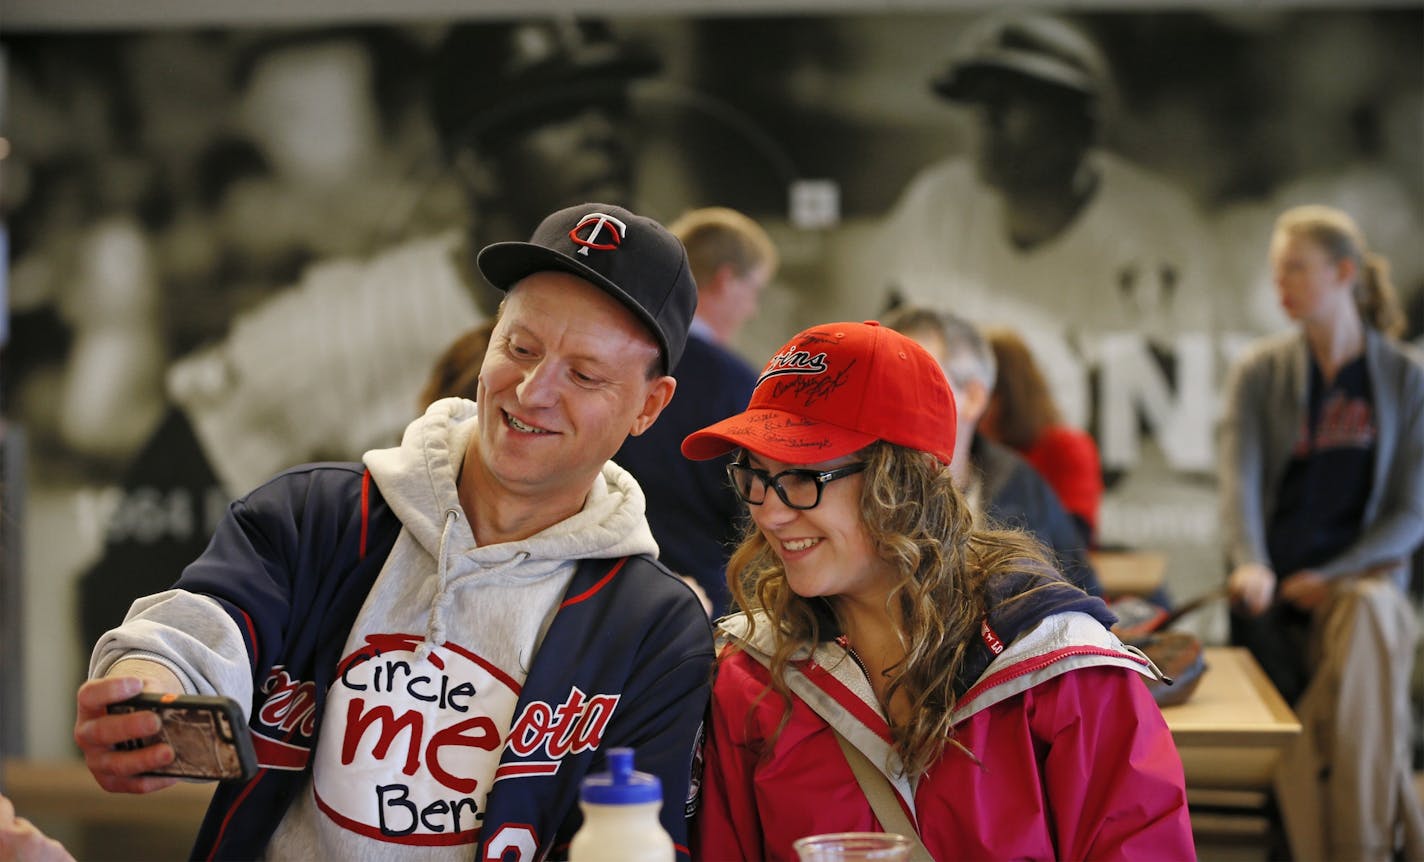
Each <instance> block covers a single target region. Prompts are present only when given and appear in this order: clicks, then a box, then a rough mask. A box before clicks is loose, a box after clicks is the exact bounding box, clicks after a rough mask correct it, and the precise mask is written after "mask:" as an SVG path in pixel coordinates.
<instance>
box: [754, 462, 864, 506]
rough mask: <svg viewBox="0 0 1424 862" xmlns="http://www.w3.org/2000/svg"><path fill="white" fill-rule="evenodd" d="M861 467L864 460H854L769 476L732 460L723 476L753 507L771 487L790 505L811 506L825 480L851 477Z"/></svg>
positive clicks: (818, 503)
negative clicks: (826, 467)
mask: <svg viewBox="0 0 1424 862" xmlns="http://www.w3.org/2000/svg"><path fill="white" fill-rule="evenodd" d="M864 469H865V462H864V461H858V462H856V463H854V464H847V465H845V466H844V467H835V468H833V469H830V470H806V469H792V470H782V471H781V472H780V473H777V474H776V475H775V476H773V475H771V474H770V473H768V472H767V471H765V470H758V469H757V468H755V467H753V466H751V465H750V464H740V463H733V464H728V465H727V478H729V479H731V480H732V488H733V489H734V490H735V491H736V492H737V496H738V497H741V498H742V499H743V500H745V501H746V502H747V503H750V504H751V505H753V506H760V505H761V504H762V503H765V502H766V489H767V488H775V489H776V496H778V497H780V498H781V502H783V503H785V504H786V505H787V506H789V507H790V508H792V509H814V508H816V507H817V506H818V505H820V503H821V489H822V488H824V487H826V483H827V482H834V481H835V480H837V479H844V478H845V477H847V476H854V475H855V474H856V473H859V472H860V471H861V470H864Z"/></svg>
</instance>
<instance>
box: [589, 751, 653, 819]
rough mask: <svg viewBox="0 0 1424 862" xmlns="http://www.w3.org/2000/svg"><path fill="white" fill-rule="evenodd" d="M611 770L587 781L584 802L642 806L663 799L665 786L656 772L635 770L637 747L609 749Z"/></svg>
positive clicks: (597, 774) (595, 775) (591, 776)
mask: <svg viewBox="0 0 1424 862" xmlns="http://www.w3.org/2000/svg"><path fill="white" fill-rule="evenodd" d="M608 769H609V771H608V772H599V773H595V774H593V775H590V776H588V777H587V778H585V779H584V780H583V784H582V790H583V801H584V802H588V803H591V804H593V805H642V804H644V803H647V802H662V801H663V785H662V782H661V781H659V780H658V777H657V776H656V775H649V774H648V773H646V772H634V771H633V749H631V748H614V749H610V750H609V752H608Z"/></svg>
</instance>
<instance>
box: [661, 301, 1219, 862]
mask: <svg viewBox="0 0 1424 862" xmlns="http://www.w3.org/2000/svg"><path fill="white" fill-rule="evenodd" d="M956 433H957V429H956V423H955V404H954V397H953V393H952V391H951V389H950V387H949V382H948V380H947V378H946V377H945V374H944V372H943V371H942V370H941V368H940V365H939V363H938V362H937V361H936V360H935V358H934V357H933V356H932V355H930V353H929V351H927V350H926V349H924V348H922V347H921V346H920V345H919V344H918V343H916V342H915V341H914V340H912V339H911V338H909V337H908V336H905V335H903V334H901V333H899V332H897V331H895V330H893V329H890V328H889V327H884V326H880V325H878V324H876V323H873V322H871V323H830V324H825V325H822V326H817V327H813V328H811V329H808V330H806V331H804V332H802V333H800V334H799V335H797V336H796V337H794V338H793V339H792V340H791V341H790V342H789V343H788V344H787V345H786V346H785V347H783V348H782V349H781V351H779V352H778V353H777V354H776V355H775V356H773V357H772V359H771V361H770V362H769V363H768V364H767V365H766V368H765V369H764V370H763V371H762V374H761V377H760V378H759V380H758V383H757V386H756V389H755V390H754V391H753V394H752V399H751V403H750V405H749V406H748V408H747V409H746V411H744V412H742V413H740V414H738V415H736V416H733V417H731V418H729V419H725V420H723V421H721V422H718V423H716V424H714V425H711V426H709V427H707V428H704V429H702V430H701V431H698V432H696V433H694V434H692V435H690V436H689V437H688V438H687V439H686V440H684V441H683V446H682V450H683V454H684V455H686V456H687V457H689V458H692V459H694V460H705V459H709V458H715V457H717V456H719V455H722V454H724V453H727V452H733V453H734V454H735V457H734V459H733V462H732V464H731V466H729V468H728V476H729V478H730V480H731V482H732V486H733V488H734V489H735V490H736V492H737V494H738V496H740V497H741V498H742V499H743V501H745V502H746V503H747V504H748V505H749V507H750V514H751V521H752V523H751V525H750V526H749V527H748V530H747V532H746V534H745V536H744V538H743V541H742V543H741V545H740V546H739V547H738V548H737V550H736V552H735V553H734V554H733V555H732V558H731V561H730V563H729V566H728V570H727V571H728V574H727V581H728V586H729V588H730V589H731V591H732V593H733V595H734V597H735V600H736V605H737V606H738V607H739V608H741V609H742V610H741V611H740V612H738V613H736V614H734V615H732V616H730V617H727V618H724V619H723V620H721V622H720V623H719V625H720V628H721V637H722V638H723V640H724V643H725V646H724V648H723V649H722V651H721V655H720V657H719V660H718V671H717V677H716V682H715V684H714V688H713V702H712V709H711V716H710V719H709V724H708V737H707V745H706V747H705V750H704V774H703V781H702V785H701V790H702V806H701V809H700V811H699V813H698V819H697V820H696V821H695V825H694V835H695V838H694V848H695V853H696V855H697V858H702V859H717V860H728V859H757V860H790V859H794V858H796V857H795V852H794V850H793V847H792V845H793V842H795V841H796V840H797V839H799V838H802V837H805V836H808V835H815V834H823V833H830V832H848V831H850V832H856V831H860V832H880V831H886V829H887V828H889V824H887V823H885V822H883V821H881V820H880V819H879V818H878V817H877V815H876V813H875V809H874V807H873V805H872V803H871V802H870V799H869V798H868V797H867V795H866V792H865V790H864V789H863V787H872V788H873V787H877V786H879V784H881V783H883V784H884V785H885V786H884V788H883V789H884V790H885V795H886V796H887V797H890V798H888V799H887V802H888V804H889V805H895V804H898V805H899V806H900V808H901V809H903V811H904V813H905V814H906V815H907V816H908V819H909V822H908V823H906V824H905V826H906V827H913V830H914V832H915V833H916V835H915V837H917V838H918V839H919V841H920V842H922V843H923V845H924V847H925V849H926V850H927V851H928V853H929V855H931V856H933V857H934V858H940V859H1105V858H1112V859H1154V860H1155V859H1192V858H1195V855H1196V853H1195V849H1194V847H1193V844H1192V834H1191V824H1190V822H1189V819H1188V816H1187V800H1186V790H1185V787H1184V779H1183V774H1182V763H1181V759H1180V757H1179V756H1178V754H1177V750H1176V747H1175V745H1174V744H1173V741H1172V736H1171V733H1170V732H1169V730H1168V729H1167V725H1166V722H1165V721H1164V720H1163V719H1162V713H1161V711H1160V710H1159V709H1158V708H1157V705H1156V704H1155V703H1154V702H1153V700H1152V695H1151V694H1150V693H1149V692H1148V689H1147V686H1145V685H1143V684H1142V681H1141V680H1140V679H1139V678H1138V674H1143V675H1150V674H1152V673H1154V671H1155V668H1154V667H1153V666H1152V665H1151V663H1150V662H1149V661H1148V660H1147V659H1146V658H1145V657H1143V656H1142V655H1141V654H1140V653H1136V652H1134V651H1130V650H1128V649H1127V648H1126V647H1124V646H1123V644H1122V642H1121V641H1119V640H1118V639H1117V637H1116V636H1114V635H1113V633H1112V632H1111V631H1110V630H1109V628H1108V626H1109V625H1110V624H1111V623H1112V621H1113V617H1112V614H1110V613H1109V612H1108V610H1107V607H1106V606H1105V605H1104V604H1103V602H1102V600H1101V599H1099V598H1096V597H1094V596H1090V595H1088V594H1087V593H1085V592H1083V591H1082V590H1081V589H1079V588H1078V587H1075V586H1073V585H1072V584H1070V583H1068V582H1067V581H1066V580H1065V579H1064V578H1063V577H1062V576H1061V575H1060V574H1059V573H1058V572H1057V571H1055V570H1054V569H1053V567H1052V566H1051V565H1050V564H1049V562H1048V557H1047V551H1046V550H1045V549H1044V548H1043V546H1042V545H1040V544H1039V543H1038V542H1037V541H1035V540H1034V539H1033V538H1032V537H1031V536H1030V535H1029V534H1027V533H1024V532H1021V531H1016V530H1010V531H1005V530H991V529H981V528H976V526H975V519H974V516H973V515H972V513H971V511H970V507H969V505H968V504H967V503H966V501H965V499H964V497H963V495H962V494H961V493H960V492H959V491H958V490H957V489H956V487H955V483H954V480H953V478H952V476H951V474H950V470H949V462H950V461H951V460H952V458H953V453H954V449H955V437H956ZM855 752H859V755H863V756H864V759H865V760H866V761H868V764H866V765H865V768H866V770H867V784H866V785H861V784H860V783H859V780H858V779H857V777H856V775H855V773H853V771H852V767H851V766H850V763H849V761H848V760H847V758H848V757H853V758H854V759H856V760H857V761H859V760H860V756H858V755H856V754H855ZM882 810H886V811H887V813H890V812H891V811H893V809H889V808H888V807H887V808H886V809H882ZM887 819H888V818H887ZM891 822H892V823H893V821H891ZM892 831H898V830H892ZM907 831H908V830H907ZM907 837H908V836H907Z"/></svg>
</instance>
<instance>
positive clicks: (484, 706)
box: [75, 204, 712, 860]
mask: <svg viewBox="0 0 1424 862" xmlns="http://www.w3.org/2000/svg"><path fill="white" fill-rule="evenodd" d="M478 267H479V270H480V272H481V273H482V274H483V276H484V277H485V279H487V280H488V282H489V283H490V284H491V285H493V286H494V287H495V288H496V289H498V290H500V291H502V292H504V293H505V299H504V301H503V303H502V304H501V305H500V307H499V311H498V316H497V324H496V326H495V330H494V334H493V336H492V339H491V345H490V348H489V351H488V353H487V354H486V357H485V360H484V363H483V365H482V368H481V372H480V382H479V398H478V403H476V402H472V401H467V400H464V399H458V398H451V399H445V400H442V401H437V402H435V403H434V404H433V405H431V406H430V408H429V409H428V410H427V411H426V413H425V415H424V416H422V417H421V418H419V419H417V420H416V421H415V422H413V423H411V424H410V426H409V427H408V428H407V429H406V432H405V437H404V440H403V442H402V444H401V445H400V446H399V447H397V448H393V449H381V450H372V451H370V452H367V453H366V455H365V457H364V468H363V466H362V465H361V464H332V463H327V464H314V465H307V466H304V467H298V468H294V469H291V470H288V471H286V472H284V473H281V474H280V475H278V476H277V477H276V478H275V479H273V480H271V481H270V482H267V483H265V484H263V485H261V486H259V487H258V488H257V489H256V490H254V491H253V492H251V493H250V494H248V495H247V496H245V497H243V498H242V499H240V500H238V501H237V502H236V503H234V504H233V505H232V506H231V508H230V510H229V513H228V515H227V516H226V517H225V518H224V520H223V521H222V523H221V524H220V525H219V527H218V530H217V533H216V536H215V537H214V539H213V542H212V544H211V545H210V546H209V547H208V549H207V550H206V551H205V552H204V553H203V555H202V556H201V557H199V559H198V560H197V561H196V562H195V563H193V564H192V565H191V566H189V567H188V568H187V569H186V570H185V571H184V573H183V576H182V578H181V579H180V580H179V581H178V583H177V585H176V587H175V588H174V589H173V590H170V591H168V592H165V593H160V594H158V595H155V596H150V597H148V598H146V599H142V600H140V601H139V602H136V603H135V605H134V607H133V609H132V611H131V612H130V614H129V617H128V619H127V620H126V621H125V622H124V624H123V625H122V626H120V627H119V628H117V629H115V630H113V631H111V632H109V633H107V634H106V635H104V636H103V638H101V639H100V642H99V643H98V645H97V646H96V647H95V649H94V656H93V659H92V663H91V677H92V678H91V681H90V682H88V683H86V684H85V685H84V686H82V687H81V688H80V690H79V695H78V704H79V714H78V719H77V721H76V725H75V739H76V741H77V742H78V743H79V745H80V747H81V749H82V750H83V752H84V755H85V759H86V762H87V764H88V766H89V768H90V771H91V772H92V773H93V774H94V776H95V778H96V779H97V780H98V781H99V783H100V785H101V786H103V787H105V788H106V789H108V790H111V791H121V792H136V793H144V792H149V791H152V790H156V789H159V788H161V787H163V786H166V785H167V784H169V783H171V782H172V779H168V778H155V777H148V776H144V775H142V773H145V772H148V771H150V770H154V769H157V768H161V767H162V766H163V765H164V764H166V763H169V762H170V761H171V759H172V752H171V750H170V749H169V748H168V746H166V745H162V744H159V745H153V746H149V747H146V748H141V749H138V750H136V751H116V750H114V748H113V746H115V745H116V744H117V743H119V742H122V741H123V740H127V739H132V738H138V737H143V736H146V735H148V734H150V733H152V732H153V731H154V730H156V727H155V726H154V725H155V724H156V719H153V718H152V716H150V715H147V714H143V713H140V714H135V715H123V716H120V715H114V716H109V715H106V707H107V706H108V705H109V704H111V703H114V702H116V701H120V700H123V699H125V698H127V697H130V696H132V695H133V694H136V693H137V692H138V691H139V690H140V689H141V688H147V689H148V690H152V691H162V692H185V693H188V694H207V695H212V694H221V695H226V696H229V697H231V698H233V699H234V700H236V701H237V702H238V703H239V704H240V705H241V708H242V710H243V711H244V712H246V713H248V721H249V724H250V725H251V727H252V738H253V741H254V745H255V748H256V750H257V758H258V761H259V766H261V767H262V769H261V770H260V771H259V772H258V775H257V777H256V778H255V779H253V781H252V782H250V783H249V784H247V785H241V784H229V785H223V786H222V787H220V788H219V790H218V791H217V793H216V795H215V796H214V800H213V803H212V807H211V808H210V810H209V814H208V818H207V820H206V821H205V822H204V825H203V827H202V830H201V831H200V833H199V836H198V844H197V847H196V848H195V851H194V852H195V853H196V854H201V855H202V856H204V857H207V858H255V857H258V856H263V857H264V858H283V859H311V858H321V859H358V858H382V859H404V858H417V857H418V858H420V859H446V858H448V859H469V858H476V859H501V860H508V859H518V860H535V859H543V858H546V857H547V856H548V854H549V853H550V851H551V850H554V849H555V848H558V847H560V846H567V842H568V841H569V839H570V837H571V835H572V833H573V831H574V830H575V829H576V828H577V826H578V824H579V822H580V815H579V812H578V799H579V783H580V781H581V780H582V778H583V777H584V776H585V775H586V774H588V773H589V772H590V771H594V772H597V771H600V770H601V769H602V766H603V763H604V756H605V753H606V752H607V750H608V749H609V748H611V747H617V746H633V747H636V749H637V752H636V757H637V760H636V766H637V768H638V769H639V770H641V771H644V772H648V773H651V774H653V775H655V776H657V777H658V779H659V780H660V781H661V786H662V792H663V798H664V800H665V804H664V806H663V808H662V822H663V826H664V828H666V829H667V831H668V832H669V833H670V834H671V835H672V836H673V839H674V841H675V842H676V843H677V844H678V845H679V846H680V847H681V848H682V852H683V853H684V854H686V847H687V839H686V826H685V820H684V818H685V817H686V815H687V813H688V812H690V811H691V810H692V805H691V802H692V801H693V799H694V797H695V794H691V793H690V792H689V788H690V786H691V775H690V772H691V767H692V762H693V754H694V747H695V744H696V742H697V738H698V728H699V725H700V722H701V719H702V715H703V710H704V707H705V705H706V700H707V694H708V685H709V683H710V665H711V662H712V640H711V632H710V629H709V626H708V622H707V617H706V615H705V614H704V612H703V610H702V607H701V605H700V603H699V601H698V599H697V598H696V597H695V596H694V594H693V592H692V591H691V589H690V588H689V587H688V586H687V585H686V584H685V583H683V581H682V580H681V579H679V578H677V577H676V576H674V575H672V574H671V573H670V572H668V571H667V570H666V569H665V568H663V567H662V566H661V565H659V564H657V563H656V562H654V561H653V559H652V555H653V554H655V553H656V550H657V546H656V544H655V542H654V541H653V537H652V533H651V531H650V530H649V529H648V526H647V521H646V519H645V517H644V501H643V495H642V492H641V491H640V490H639V488H638V486H637V483H636V482H634V481H633V479H632V477H631V476H630V475H629V474H628V473H627V472H626V471H624V470H623V469H622V468H620V467H618V466H617V465H616V464H614V463H613V462H611V461H610V460H609V458H611V456H612V455H613V453H614V452H615V451H617V449H618V447H619V446H620V445H621V444H622V442H623V440H624V438H625V437H627V436H628V435H629V434H635V435H636V434H641V433H643V432H644V431H645V430H647V429H648V427H649V426H651V425H652V424H653V422H654V420H656V419H657V417H658V415H659V413H661V412H662V410H663V408H664V407H665V406H666V405H667V404H668V402H669V400H670V399H671V398H672V395H673V391H674V389H675V388H676V382H675V380H674V379H673V378H672V377H671V376H670V375H669V373H668V372H669V369H671V368H673V367H674V366H676V364H677V362H678V360H679V358H680V357H681V354H682V351H683V347H684V346H685V344H686V341H687V331H688V326H689V324H690V322H691V320H692V316H693V310H694V308H695V306H696V301H697V289H696V286H695V284H694V283H693V279H692V276H691V273H690V269H689V267H688V263H687V257H686V253H685V252H684V251H683V248H682V245H681V244H680V243H679V242H678V240H677V239H676V238H675V237H674V236H673V235H672V234H671V233H669V232H668V231H667V230H666V229H664V228H663V227H662V226H661V225H659V224H658V223H657V222H654V221H652V220H651V219H647V218H644V217H641V216H638V215H635V214H633V213H631V212H629V211H627V210H625V209H623V208H621V207H618V206H615V205H611V204H583V205H578V206H574V207H571V208H567V209H564V210H560V211H558V212H556V213H554V214H553V215H550V216H548V217H547V218H546V219H545V220H544V222H543V223H542V224H541V225H540V226H539V227H538V228H537V229H536V230H535V232H534V234H533V236H532V238H531V239H530V240H529V241H528V242H501V243H495V244H492V245H490V246H487V247H486V248H485V249H484V250H483V251H482V252H481V253H480V254H479V257H478ZM684 800H686V801H687V803H688V804H684ZM472 850H473V855H472Z"/></svg>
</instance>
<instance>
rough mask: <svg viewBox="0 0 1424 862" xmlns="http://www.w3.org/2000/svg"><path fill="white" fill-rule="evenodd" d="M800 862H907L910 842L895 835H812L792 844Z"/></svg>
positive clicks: (903, 837) (850, 833)
mask: <svg viewBox="0 0 1424 862" xmlns="http://www.w3.org/2000/svg"><path fill="white" fill-rule="evenodd" d="M791 847H792V849H794V850H795V851H796V857H797V858H798V859H799V860H800V862H906V860H908V859H909V858H910V847H911V844H910V839H908V838H906V837H905V836H903V835H896V834H895V833H893V832H833V833H830V834H827V835H808V836H806V837H805V838H800V839H797V840H796V841H795V842H794V843H793V844H792V845H791Z"/></svg>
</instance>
